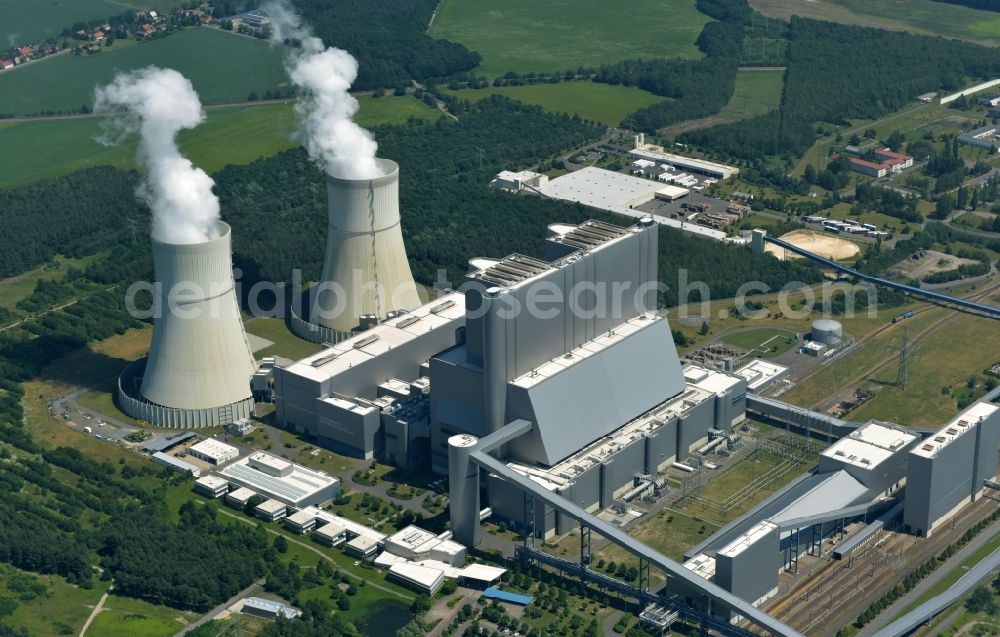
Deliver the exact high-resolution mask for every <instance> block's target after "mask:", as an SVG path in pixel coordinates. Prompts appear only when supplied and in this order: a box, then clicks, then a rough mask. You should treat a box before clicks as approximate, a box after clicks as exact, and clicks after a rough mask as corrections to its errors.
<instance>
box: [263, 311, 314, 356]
mask: <svg viewBox="0 0 1000 637" xmlns="http://www.w3.org/2000/svg"><path fill="white" fill-rule="evenodd" d="M246 330H247V332H249V333H251V334H254V335H256V336H260V337H261V338H266V339H267V340H269V341H271V342H272V343H274V345H269V346H268V347H267V348H266V349H263V350H261V351H259V352H257V353H256V354H255V356H256V357H257V358H258V359H260V358H263V357H265V356H275V355H277V356H284V357H285V358H294V359H299V358H305V357H306V356H309V355H310V354H315V353H316V352H318V351H320V350H321V349H323V347H322V346H321V345H317V344H316V343H310V342H309V341H305V340H302V339H301V338H299V337H298V336H295V335H294V334H292V333H291V332H290V331H289V330H288V327H286V325H285V321H283V320H282V319H277V318H259V319H254V320H252V321H248V322H247V324H246Z"/></svg>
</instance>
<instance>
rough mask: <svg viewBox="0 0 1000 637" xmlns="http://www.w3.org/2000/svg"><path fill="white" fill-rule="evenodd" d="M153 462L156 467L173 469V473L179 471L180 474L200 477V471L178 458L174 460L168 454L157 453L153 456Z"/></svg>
mask: <svg viewBox="0 0 1000 637" xmlns="http://www.w3.org/2000/svg"><path fill="white" fill-rule="evenodd" d="M153 462H155V463H156V464H158V465H163V466H164V467H167V468H170V469H173V470H174V471H180V472H181V473H186V474H188V475H189V476H194V477H196V478H197V477H198V476H200V475H201V469H200V468H198V467H196V466H195V465H193V464H191V463H190V462H185V461H184V460H181V459H180V458H175V457H173V456H171V455H169V454H165V453H163V452H162V451H157V452H156V453H154V454H153Z"/></svg>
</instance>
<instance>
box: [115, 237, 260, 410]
mask: <svg viewBox="0 0 1000 637" xmlns="http://www.w3.org/2000/svg"><path fill="white" fill-rule="evenodd" d="M216 227H217V230H218V234H217V236H216V237H215V238H213V239H210V240H208V241H202V242H199V243H191V244H172V243H164V242H162V241H158V240H157V239H156V238H155V237H154V238H153V267H154V270H155V274H156V282H157V285H158V286H159V288H158V289H157V291H156V295H157V297H158V298H157V302H158V304H159V310H158V311H157V312H156V315H155V316H154V318H153V342H152V345H151V346H150V350H149V357H148V358H147V359H146V360H145V369H144V370H143V369H141V367H134V368H133V369H130V370H126V374H123V379H122V381H121V382H120V384H119V390H120V391H119V398H120V406H121V407H122V409H123V410H124V411H125V412H126V413H128V414H129V415H131V416H132V417H134V418H141V419H143V420H148V421H150V422H153V423H155V424H159V425H164V426H178V427H199V426H210V425H218V424H226V423H228V422H232V420H233V419H236V418H244V417H247V416H249V415H250V411H251V410H252V408H253V399H252V397H251V392H250V377H251V376H252V375H253V373H254V371H255V370H256V363H255V361H254V358H253V354H252V352H251V351H250V346H249V344H248V342H247V337H246V333H245V332H244V331H243V322H242V320H241V318H240V310H239V304H238V302H237V300H236V293H235V285H234V281H233V268H232V252H231V245H232V234H231V232H230V228H229V225H228V224H225V223H222V222H221V221H220V222H217V226H216ZM139 363H140V365H141V363H142V361H140V362H139ZM139 376H141V377H142V381H141V384H140V383H139V382H138V377H139ZM137 385H138V392H137V391H135V390H136V389H137V387H136V386H137ZM129 390H131V391H129Z"/></svg>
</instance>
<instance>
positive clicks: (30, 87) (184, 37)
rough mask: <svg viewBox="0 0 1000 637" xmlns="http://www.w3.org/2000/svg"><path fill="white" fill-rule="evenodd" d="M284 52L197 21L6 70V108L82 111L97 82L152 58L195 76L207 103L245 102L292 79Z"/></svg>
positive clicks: (0, 105)
mask: <svg viewBox="0 0 1000 637" xmlns="http://www.w3.org/2000/svg"><path fill="white" fill-rule="evenodd" d="M281 59H282V53H281V51H280V50H279V49H277V48H272V47H270V46H269V45H268V43H267V42H264V41H262V40H255V39H252V38H246V37H239V36H236V35H233V34H231V33H227V32H225V31H222V30H219V29H213V28H208V27H192V28H188V29H184V30H183V31H180V32H179V33H174V34H171V35H169V36H167V37H163V38H160V39H156V40H153V41H150V42H138V43H137V42H134V41H116V42H115V44H114V46H112V47H111V48H110V49H108V48H103V49H102V50H101V53H95V54H92V55H87V54H84V55H79V56H77V55H72V54H68V55H59V56H57V57H54V58H52V59H49V60H45V61H43V62H40V63H38V64H33V65H31V66H27V67H25V68H23V69H15V70H12V71H7V72H5V73H3V75H2V76H0V113H13V114H16V115H31V114H35V113H42V112H45V111H59V112H77V111H79V109H80V106H81V105H83V104H86V105H92V104H93V99H94V87H95V86H98V85H102V84H107V83H108V82H110V81H111V79H112V78H113V77H114V76H115V74H116V73H117V72H119V71H127V70H133V69H140V68H143V67H146V66H149V65H151V64H154V65H157V66H162V67H170V68H173V69H176V70H177V71H179V72H181V73H182V74H184V76H185V77H187V78H188V79H190V80H191V83H192V84H194V88H195V90H197V91H198V94H199V96H200V97H201V101H202V102H203V103H205V104H218V103H224V102H242V101H244V100H246V99H247V96H248V95H249V94H250V93H251V92H256V93H257V94H258V95H263V94H264V92H266V91H268V90H272V89H275V88H278V87H280V86H283V85H285V84H287V79H286V78H285V72H284V70H283V68H282V62H281Z"/></svg>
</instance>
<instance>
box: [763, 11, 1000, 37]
mask: <svg viewBox="0 0 1000 637" xmlns="http://www.w3.org/2000/svg"><path fill="white" fill-rule="evenodd" d="M750 6H752V7H753V8H754V9H756V10H757V11H759V12H760V13H762V14H764V15H766V16H768V17H772V18H780V19H788V18H789V17H790V16H792V15H798V16H803V17H807V18H814V19H816V20H827V21H830V22H840V23H843V24H854V25H860V26H866V27H876V28H881V29H889V30H893V31H909V32H910V33H918V34H923V35H941V36H944V37H947V38H959V39H963V40H971V41H973V42H979V43H981V44H986V45H989V46H997V45H1000V14H997V13H995V12H992V11H981V10H978V9H969V8H967V7H963V6H958V5H952V4H948V5H942V4H941V3H939V2H934V1H933V0H814V1H813V2H802V1H801V0H750Z"/></svg>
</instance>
